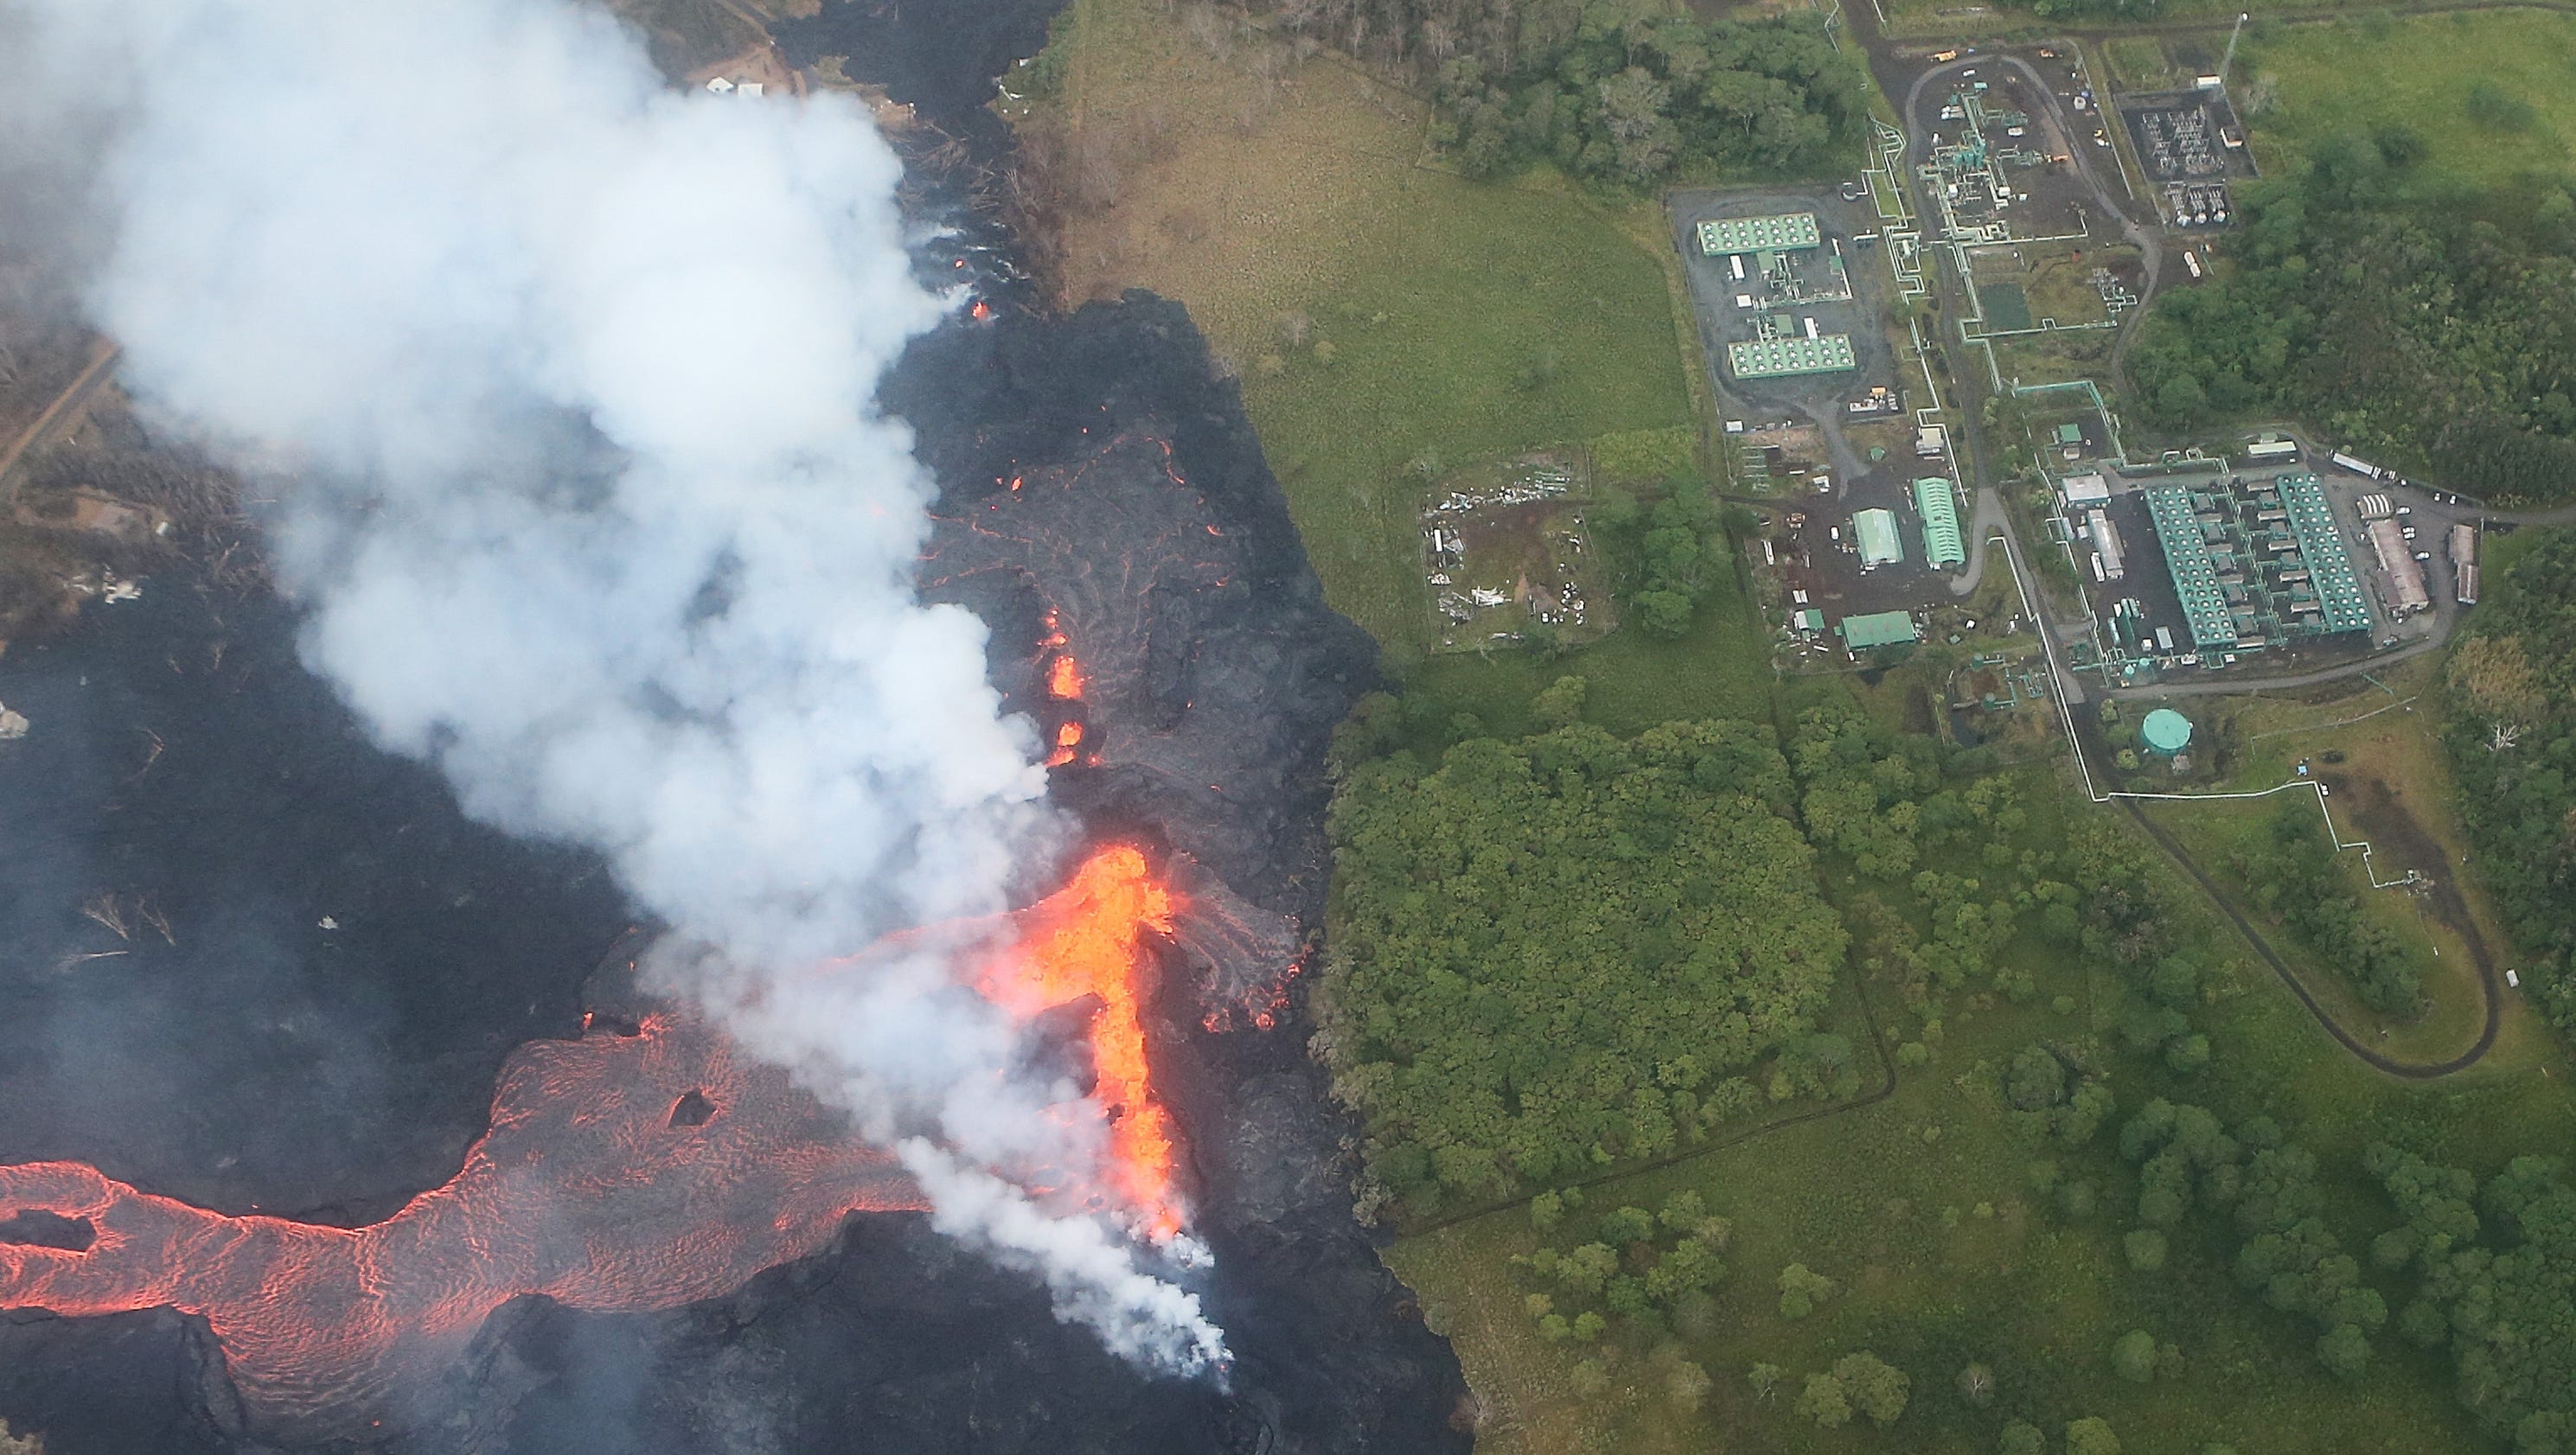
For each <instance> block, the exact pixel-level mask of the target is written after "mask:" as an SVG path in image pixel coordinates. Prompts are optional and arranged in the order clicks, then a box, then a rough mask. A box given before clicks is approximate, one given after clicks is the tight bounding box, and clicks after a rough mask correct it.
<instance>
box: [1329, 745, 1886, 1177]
mask: <svg viewBox="0 0 2576 1455" xmlns="http://www.w3.org/2000/svg"><path fill="white" fill-rule="evenodd" d="M1792 797H1793V790H1792V786H1791V779H1790V775H1789V767H1788V764H1787V762H1786V760H1784V759H1783V758H1782V756H1781V754H1780V751H1779V749H1778V748H1777V747H1776V746H1775V745H1774V742H1773V737H1772V733H1771V730H1770V728H1768V727H1767V726H1755V725H1750V724H1745V723H1732V722H1704V723H1675V724H1668V725H1666V726H1664V727H1661V728H1657V729H1654V730H1653V731H1650V732H1647V733H1645V734H1643V735H1642V736H1640V737H1638V738H1636V739H1633V740H1630V741H1624V742H1623V741H1621V740H1619V739H1617V738H1614V737H1612V736H1611V735H1609V734H1608V733H1606V732H1603V731H1602V730H1601V729H1599V728H1596V727H1590V726H1586V725H1580V724H1578V725H1574V726H1570V727H1565V728H1561V729H1559V730H1557V731H1555V732H1552V733H1547V734H1544V735H1542V736H1539V737H1534V738H1529V739H1525V740H1523V741H1520V742H1510V743H1507V742H1501V741H1497V740H1494V739H1489V738H1475V739H1469V740H1468V741H1465V742H1462V743H1459V744H1458V745H1456V746H1455V747H1452V748H1450V749H1449V750H1448V752H1447V753H1446V754H1445V755H1444V756H1443V758H1442V760H1441V763H1440V765H1439V766H1438V767H1437V768H1436V769H1429V770H1426V769H1425V768H1424V767H1423V765H1421V764H1419V763H1417V762H1415V761H1414V760H1413V759H1412V758H1411V756H1410V755H1408V754H1401V753H1399V754H1396V755H1395V756H1393V757H1390V758H1384V759H1380V760H1377V761H1375V762H1371V763H1368V764H1365V765H1364V766H1362V767H1360V768H1359V769H1357V770H1356V771H1355V772H1354V773H1353V775H1352V777H1351V779H1350V781H1349V782H1348V783H1347V784H1346V785H1345V787H1344V790H1343V792H1342V794H1341V796H1340V797H1339V799H1338V800H1337V802H1336V803H1335V806H1334V810H1333V819H1332V833H1333V839H1334V843H1335V845H1336V859H1335V870H1336V872H1335V876H1334V896H1335V916H1334V918H1335V923H1334V929H1333V944H1334V945H1335V946H1336V947H1337V949H1336V963H1335V964H1334V965H1333V966H1332V967H1331V968H1330V970H1329V972H1328V975H1327V979H1326V987H1325V988H1326V994H1325V996H1324V997H1323V1000H1324V1004H1323V1006H1322V1007H1321V1014H1320V1020H1321V1024H1322V1028H1323V1029H1322V1035H1323V1037H1324V1039H1325V1041H1326V1043H1327V1046H1328V1049H1329V1051H1330V1056H1331V1060H1332V1062H1333V1065H1334V1067H1335V1070H1336V1073H1337V1074H1336V1077H1335V1090H1336V1092H1337V1094H1338V1095H1339V1096H1340V1097H1341V1098H1342V1099H1343V1100H1344V1101H1345V1102H1346V1103H1348V1104H1350V1105H1351V1106H1353V1107H1354V1108H1356V1109H1357V1110H1358V1111H1359V1112H1360V1114H1361V1115H1362V1117H1363V1118H1364V1119H1365V1121H1366V1124H1367V1129H1368V1134H1369V1137H1368V1145H1367V1149H1366V1155H1367V1158H1368V1165H1369V1168H1370V1171H1371V1173H1372V1174H1373V1175H1374V1177H1375V1178H1376V1180H1377V1181H1378V1182H1379V1183H1380V1184H1381V1185H1382V1186H1383V1187H1384V1189H1385V1190H1386V1191H1387V1192H1389V1193H1391V1194H1392V1195H1394V1196H1395V1197H1398V1198H1400V1199H1402V1200H1404V1201H1405V1203H1406V1204H1407V1206H1408V1207H1411V1208H1413V1209H1415V1210H1417V1211H1420V1210H1423V1209H1426V1208H1428V1207H1430V1206H1434V1205H1436V1204H1437V1203H1438V1202H1439V1201H1440V1199H1441V1198H1442V1197H1444V1196H1459V1197H1485V1196H1491V1195H1493V1194H1496V1193H1500V1192H1504V1191H1507V1190H1511V1189H1515V1188H1527V1187H1530V1186H1533V1185H1545V1184H1547V1183H1549V1182H1552V1181H1556V1180H1561V1179H1563V1178H1566V1177H1569V1176H1572V1175H1574V1174H1576V1173H1578V1172H1581V1171H1586V1170H1589V1169H1590V1168H1592V1167H1593V1166H1595V1165H1596V1164H1601V1163H1607V1162H1610V1161H1612V1160H1616V1159H1626V1158H1633V1157H1641V1156H1654V1155H1658V1154H1660V1153H1663V1152H1665V1151H1668V1150H1670V1149H1672V1148H1673V1147H1674V1146H1675V1145H1676V1143H1677V1142H1678V1141H1679V1140H1681V1139H1683V1138H1686V1137H1691V1136H1694V1135H1695V1134H1698V1133H1700V1132H1702V1131H1704V1128H1705V1126H1706V1123H1707V1121H1708V1119H1709V1118H1710V1116H1711V1115H1712V1114H1718V1115H1722V1114H1724V1113H1725V1112H1727V1111H1730V1110H1736V1109H1740V1108H1741V1106H1742V1105H1744V1104H1745V1103H1747V1102H1748V1101H1749V1100H1752V1099H1754V1088H1753V1086H1752V1084H1751V1083H1750V1082H1748V1081H1745V1080H1742V1079H1740V1078H1743V1077H1744V1076H1745V1074H1746V1073H1748V1072H1751V1071H1753V1070H1754V1069H1755V1067H1756V1064H1757V1063H1758V1062H1762V1061H1764V1060H1765V1059H1766V1058H1772V1059H1773V1060H1774V1063H1775V1064H1774V1065H1773V1067H1772V1068H1771V1069H1772V1071H1773V1074H1774V1075H1775V1076H1778V1077H1781V1078H1784V1079H1785V1081H1787V1082H1791V1083H1807V1082H1821V1081H1825V1080H1830V1079H1832V1078H1833V1076H1834V1075H1835V1074H1836V1072H1837V1070H1838V1069H1839V1067H1840V1066H1841V1065H1843V1064H1847V1063H1848V1061H1849V1047H1848V1046H1843V1047H1841V1048H1840V1051H1839V1053H1837V1052H1835V1051H1834V1050H1833V1049H1832V1048H1828V1047H1819V1046H1815V1045H1813V1044H1811V1042H1812V1041H1813V1040H1814V1039H1816V1038H1814V1037H1813V1034H1812V1032H1813V1026H1814V1022H1815V1019H1816V1016H1817V1014H1818V1013H1819V1012H1820V1011H1821V1010H1822V1009H1823V1007H1824V1004H1825V1001H1826V997H1827V995H1828V994H1829V992H1830V988H1831V985H1832V982H1833V977H1834V974H1835V972H1836V971H1837V970H1838V969H1840V967H1841V963H1842V955H1843V945H1844V933H1843V929H1842V925H1841V923H1840V921H1839V920H1838V919H1837V918H1836V916H1835V914H1834V912H1833V910H1832V909H1831V908H1830V907H1829V906H1827V905H1826V904H1825V902H1824V900H1823V898H1822V897H1821V895H1820V894H1819V891H1818V887H1817V882H1816V874H1815V868H1814V862H1813V860H1814V856H1813V854H1812V853H1811V852H1810V851H1809V849H1808V847H1807V844H1806V841H1805V839H1804V838H1803V837H1802V836H1801V835H1800V834H1799V831H1798V827H1797V825H1796V823H1795V822H1794V821H1792V819H1791V817H1790V804H1791V801H1792ZM1790 1089H1792V1090H1794V1089H1821V1087H1810V1086H1804V1085H1800V1086H1793V1087H1791V1088H1790ZM1781 1094H1789V1092H1788V1090H1784V1091H1783V1092H1782V1093H1781Z"/></svg>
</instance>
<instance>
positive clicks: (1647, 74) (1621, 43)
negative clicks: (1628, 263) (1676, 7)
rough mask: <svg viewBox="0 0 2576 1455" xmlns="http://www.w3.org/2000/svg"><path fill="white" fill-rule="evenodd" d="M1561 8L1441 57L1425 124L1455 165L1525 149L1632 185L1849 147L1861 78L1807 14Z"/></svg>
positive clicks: (1862, 93) (1856, 124)
mask: <svg viewBox="0 0 2576 1455" xmlns="http://www.w3.org/2000/svg"><path fill="white" fill-rule="evenodd" d="M1496 8H1497V9H1500V8H1503V7H1502V6H1501V4H1500V3H1499V0H1497V5H1496ZM1569 13H1570V7H1559V8H1558V9H1557V10H1556V11H1554V12H1551V11H1549V10H1548V9H1546V8H1544V7H1542V8H1540V9H1539V11H1538V15H1539V17H1541V19H1540V20H1539V23H1538V24H1535V25H1525V26H1523V27H1522V28H1521V32H1520V35H1519V38H1518V41H1517V43H1516V44H1506V43H1495V44H1488V45H1477V44H1474V43H1473V42H1470V43H1469V44H1468V46H1467V47H1466V48H1465V49H1464V50H1463V51H1461V52H1460V53H1458V54H1456V55H1453V56H1451V57H1450V58H1449V59H1448V60H1446V61H1444V62H1442V63H1441V65H1440V68H1439V71H1438V76H1437V93H1436V94H1437V96H1438V98H1439V100H1440V103H1441V108H1442V113H1443V114H1442V117H1441V122H1440V125H1439V127H1438V128H1437V129H1436V130H1435V132H1434V136H1435V137H1436V138H1437V139H1438V140H1440V141H1442V142H1444V143H1447V144H1448V145H1449V146H1451V147H1452V148H1453V150H1454V153H1455V155H1456V157H1457V160H1458V165H1459V167H1460V169H1461V170H1463V171H1465V172H1466V173H1467V174H1468V175H1469V176H1476V177H1490V176H1495V175H1498V174H1500V173H1501V172H1503V171H1504V170H1506V169H1507V168H1510V167H1512V166H1515V165H1519V164H1524V163H1527V162H1529V161H1533V160H1547V161H1552V162H1554V163H1555V164H1556V165H1558V166H1560V167H1563V168H1565V169H1566V170H1567V171H1569V172H1572V173H1574V174H1575V175H1577V176H1582V177H1591V178H1599V179H1602V180H1607V181H1615V182H1620V183H1624V184H1627V185H1630V186H1640V187H1643V186H1655V185H1659V184H1663V183H1667V182H1671V181H1674V180H1676V179H1683V178H1708V177H1714V176H1718V175H1721V174H1740V173H1742V172H1744V171H1746V170H1748V169H1749V170H1751V171H1753V172H1755V173H1757V174H1761V175H1768V176H1799V175H1810V174H1813V173H1814V172H1817V171H1819V170H1822V169H1823V168H1824V167H1826V166H1827V165H1828V164H1830V163H1831V162H1833V161H1835V160H1837V159H1839V158H1841V157H1844V156H1846V155H1848V154H1850V153H1851V152H1854V151H1856V150H1857V149H1858V148H1859V145H1860V141H1861V138H1862V134H1863V132H1864V130H1865V127H1866V118H1867V117H1868V114H1869V100H1868V96H1869V87H1868V82H1867V80H1866V79H1865V78H1864V77H1863V76H1862V74H1861V71H1860V67H1859V66H1858V65H1857V64H1855V63H1854V62H1853V61H1851V60H1850V59H1849V58H1847V57H1845V56H1844V55H1843V54H1842V53H1841V52H1840V51H1838V50H1837V49H1836V48H1835V47H1834V44H1833V41H1832V40H1831V38H1830V37H1829V36H1828V35H1827V34H1826V31H1825V26H1824V23H1823V21H1822V20H1821V19H1820V18H1819V17H1817V16H1814V15H1793V16H1785V17H1780V18H1776V19H1770V20H1758V21H1754V22H1752V23H1751V24H1737V23H1735V22H1732V21H1716V22H1711V23H1703V22H1700V21H1698V20H1694V19H1690V18H1687V17H1679V16H1653V15H1636V14H1633V13H1631V14H1622V13H1620V12H1619V11H1618V10H1617V9H1615V8H1613V7H1608V6H1595V7H1592V8H1591V9H1590V11H1589V12H1588V13H1586V14H1584V15H1583V17H1582V20H1581V22H1580V23H1578V24H1573V25H1565V24H1561V23H1557V22H1558V21H1559V20H1560V18H1562V17H1567V16H1568V15H1569ZM1468 33H1469V34H1471V35H1472V34H1474V32H1473V31H1472V30H1471V31H1470V32H1468ZM1488 33H1489V34H1491V33H1492V32H1488ZM1497 39H1498V42H1499V40H1500V38H1499V37H1498V38H1497Z"/></svg>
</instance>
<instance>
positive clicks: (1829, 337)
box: [1726, 333, 1859, 379]
mask: <svg viewBox="0 0 2576 1455" xmlns="http://www.w3.org/2000/svg"><path fill="white" fill-rule="evenodd" d="M1726 367H1727V369H1728V371H1729V372H1731V373H1733V374H1734V375H1735V377H1736V378H1738V379H1778V378H1784V377H1786V376H1788V375H1791V374H1837V373H1841V372H1842V371H1843V370H1846V369H1853V368H1858V367H1859V359H1858V358H1857V357H1856V356H1855V355H1854V354H1853V353H1852V341H1851V335H1850V334H1847V333H1829V334H1826V335H1825V336H1824V337H1822V338H1771V339H1748V340H1746V341H1745V342H1743V343H1733V344H1728V345H1727V346H1726Z"/></svg>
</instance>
